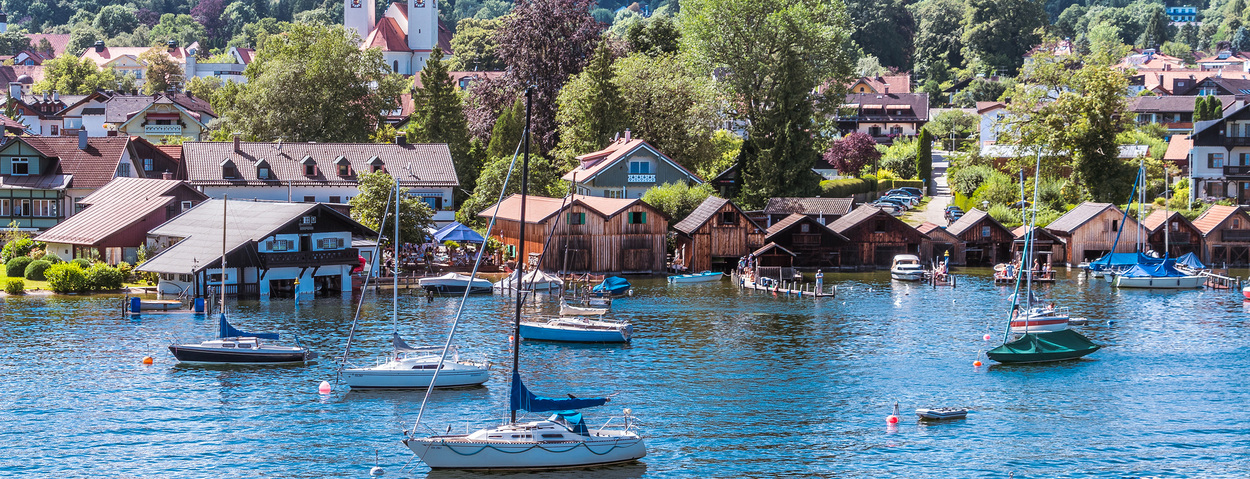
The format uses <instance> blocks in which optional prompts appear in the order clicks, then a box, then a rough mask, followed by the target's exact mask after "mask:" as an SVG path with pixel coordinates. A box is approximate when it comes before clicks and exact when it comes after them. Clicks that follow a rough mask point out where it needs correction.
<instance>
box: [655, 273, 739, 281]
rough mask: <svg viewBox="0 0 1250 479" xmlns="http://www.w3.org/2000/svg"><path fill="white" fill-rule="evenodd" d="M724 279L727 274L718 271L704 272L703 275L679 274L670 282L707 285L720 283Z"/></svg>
mask: <svg viewBox="0 0 1250 479" xmlns="http://www.w3.org/2000/svg"><path fill="white" fill-rule="evenodd" d="M723 277H725V273H721V272H719V271H716V272H713V271H704V272H702V273H694V274H679V275H675V276H669V277H668V282H669V283H705V282H712V281H720V280H721V278H723Z"/></svg>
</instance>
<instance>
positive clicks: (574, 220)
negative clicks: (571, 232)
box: [564, 213, 586, 225]
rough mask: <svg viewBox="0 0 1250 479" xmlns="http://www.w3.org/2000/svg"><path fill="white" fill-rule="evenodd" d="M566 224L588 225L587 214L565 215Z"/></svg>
mask: <svg viewBox="0 0 1250 479" xmlns="http://www.w3.org/2000/svg"><path fill="white" fill-rule="evenodd" d="M564 222H565V223H568V224H571V225H584V224H586V213H565V215H564Z"/></svg>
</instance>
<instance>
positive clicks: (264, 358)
mask: <svg viewBox="0 0 1250 479" xmlns="http://www.w3.org/2000/svg"><path fill="white" fill-rule="evenodd" d="M219 331H220V333H219V336H218V337H217V338H215V339H210V340H207V341H203V342H200V343H192V344H171V345H169V352H170V353H173V355H174V357H175V358H177V359H178V361H180V362H184V363H216V364H280V363H302V362H306V361H311V360H313V359H316V358H317V353H315V352H313V351H309V350H308V348H305V347H303V346H278V345H272V344H267V343H265V342H263V341H262V340H263V339H274V340H276V339H278V334H276V333H248V332H244V331H239V330H237V329H234V327H232V326H230V323H229V322H228V321H227V320H226V315H225V314H224V313H223V314H222V315H221V317H220V320H219Z"/></svg>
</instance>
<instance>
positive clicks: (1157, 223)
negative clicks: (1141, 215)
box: [1142, 210, 1193, 234]
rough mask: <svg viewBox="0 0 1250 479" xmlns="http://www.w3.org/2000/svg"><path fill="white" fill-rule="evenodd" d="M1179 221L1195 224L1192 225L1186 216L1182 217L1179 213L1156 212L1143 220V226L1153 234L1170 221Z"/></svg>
mask: <svg viewBox="0 0 1250 479" xmlns="http://www.w3.org/2000/svg"><path fill="white" fill-rule="evenodd" d="M1177 219H1179V220H1180V221H1184V222H1185V223H1189V224H1190V225H1192V224H1193V223H1190V222H1189V220H1188V219H1186V218H1185V215H1182V214H1181V213H1180V212H1179V211H1174V210H1154V211H1153V212H1151V213H1150V216H1147V217H1146V218H1145V219H1143V220H1142V226H1145V227H1146V230H1148V231H1150V233H1151V234H1153V233H1154V232H1156V231H1159V228H1160V227H1162V226H1163V225H1164V224H1165V223H1166V222H1167V221H1168V220H1171V221H1176V220H1177Z"/></svg>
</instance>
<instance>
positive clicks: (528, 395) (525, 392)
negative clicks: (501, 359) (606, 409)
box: [511, 371, 608, 412]
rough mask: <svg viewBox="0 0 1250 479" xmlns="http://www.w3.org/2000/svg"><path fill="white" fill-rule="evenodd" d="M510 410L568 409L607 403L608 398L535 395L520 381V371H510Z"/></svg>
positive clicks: (540, 410)
mask: <svg viewBox="0 0 1250 479" xmlns="http://www.w3.org/2000/svg"><path fill="white" fill-rule="evenodd" d="M511 402H512V410H513V411H529V412H542V411H570V410H574V409H582V408H588V407H595V406H602V405H604V404H607V402H608V398H585V399H582V398H573V397H570V398H568V399H556V398H549V397H542V396H535V395H534V393H532V392H530V390H529V388H527V387H525V383H523V382H521V373H519V372H516V371H513V372H512V401H511Z"/></svg>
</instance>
